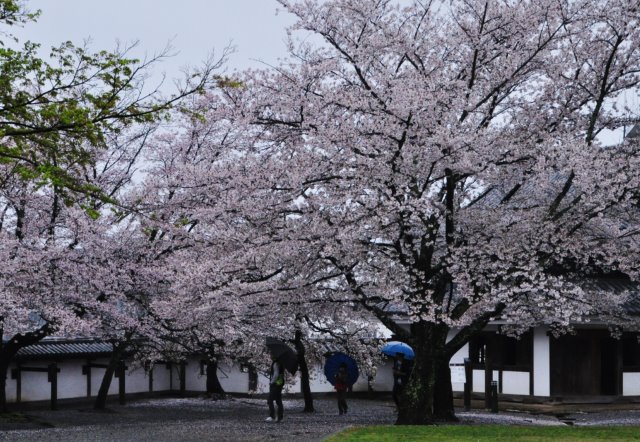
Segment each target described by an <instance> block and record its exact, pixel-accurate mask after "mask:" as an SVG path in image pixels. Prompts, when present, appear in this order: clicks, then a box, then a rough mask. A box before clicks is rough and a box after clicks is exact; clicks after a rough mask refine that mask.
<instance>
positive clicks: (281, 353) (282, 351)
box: [266, 337, 298, 422]
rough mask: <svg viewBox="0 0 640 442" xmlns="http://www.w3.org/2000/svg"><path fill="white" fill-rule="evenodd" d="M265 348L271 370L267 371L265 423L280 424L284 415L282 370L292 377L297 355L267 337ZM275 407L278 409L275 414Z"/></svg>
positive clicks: (294, 371)
mask: <svg viewBox="0 0 640 442" xmlns="http://www.w3.org/2000/svg"><path fill="white" fill-rule="evenodd" d="M266 346H267V349H268V351H269V353H270V354H271V361H272V362H271V370H270V371H269V397H268V398H267V404H268V405H269V417H268V418H267V419H266V421H267V422H274V421H275V422H280V421H282V417H283V415H284V408H283V406H282V388H283V387H284V370H285V369H287V371H289V373H291V374H292V375H295V374H296V370H298V355H297V354H296V352H295V351H293V350H292V349H291V348H290V347H289V346H288V345H287V344H285V343H284V342H282V341H281V340H279V339H276V338H271V337H268V338H267V341H266ZM274 402H275V405H277V407H278V412H277V414H276V409H275V407H274Z"/></svg>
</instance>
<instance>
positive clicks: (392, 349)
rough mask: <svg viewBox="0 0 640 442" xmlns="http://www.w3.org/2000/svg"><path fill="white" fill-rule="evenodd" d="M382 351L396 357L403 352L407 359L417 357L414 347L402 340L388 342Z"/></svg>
mask: <svg viewBox="0 0 640 442" xmlns="http://www.w3.org/2000/svg"><path fill="white" fill-rule="evenodd" d="M382 353H384V354H385V355H387V356H391V357H395V356H396V354H397V353H402V354H403V355H404V358H405V359H413V358H415V357H416V354H415V353H414V352H413V348H411V347H409V346H408V345H407V344H405V343H404V342H400V341H390V342H387V344H386V345H385V346H384V347H382Z"/></svg>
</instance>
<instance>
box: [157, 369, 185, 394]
mask: <svg viewBox="0 0 640 442" xmlns="http://www.w3.org/2000/svg"><path fill="white" fill-rule="evenodd" d="M170 375H171V372H170V370H168V369H167V365H166V364H155V365H154V366H153V391H167V390H169V384H170V382H169V376H170ZM176 379H177V378H176ZM178 386H179V385H178Z"/></svg>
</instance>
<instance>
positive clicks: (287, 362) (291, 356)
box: [266, 338, 298, 374]
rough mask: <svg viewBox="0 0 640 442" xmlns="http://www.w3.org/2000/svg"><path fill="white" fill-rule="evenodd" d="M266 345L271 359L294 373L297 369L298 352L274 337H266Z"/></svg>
mask: <svg viewBox="0 0 640 442" xmlns="http://www.w3.org/2000/svg"><path fill="white" fill-rule="evenodd" d="M266 345H267V348H268V349H269V352H270V353H271V356H272V357H273V359H275V360H277V361H280V363H281V364H282V365H283V366H284V368H285V370H287V371H288V372H289V373H291V374H296V371H297V370H298V354H297V353H296V352H295V351H293V349H292V348H291V347H289V346H288V345H287V344H285V343H284V342H282V341H281V340H280V339H276V338H267V343H266Z"/></svg>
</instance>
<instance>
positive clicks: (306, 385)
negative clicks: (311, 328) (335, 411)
mask: <svg viewBox="0 0 640 442" xmlns="http://www.w3.org/2000/svg"><path fill="white" fill-rule="evenodd" d="M295 347H296V352H297V353H298V366H299V368H300V391H301V393H302V396H303V397H304V410H302V411H303V412H305V413H313V412H314V411H315V408H314V407H313V396H311V382H310V380H309V366H308V365H307V359H306V358H305V353H306V349H305V346H304V342H302V332H301V331H300V330H296V335H295Z"/></svg>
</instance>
